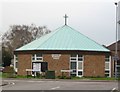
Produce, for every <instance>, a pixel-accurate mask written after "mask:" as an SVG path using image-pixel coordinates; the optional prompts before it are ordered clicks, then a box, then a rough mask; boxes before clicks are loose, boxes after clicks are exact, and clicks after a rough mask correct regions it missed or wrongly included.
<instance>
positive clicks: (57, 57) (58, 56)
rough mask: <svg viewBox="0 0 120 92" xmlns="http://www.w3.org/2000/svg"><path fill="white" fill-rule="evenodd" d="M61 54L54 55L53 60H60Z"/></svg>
mask: <svg viewBox="0 0 120 92" xmlns="http://www.w3.org/2000/svg"><path fill="white" fill-rule="evenodd" d="M60 56H61V54H52V58H53V59H59V58H60Z"/></svg>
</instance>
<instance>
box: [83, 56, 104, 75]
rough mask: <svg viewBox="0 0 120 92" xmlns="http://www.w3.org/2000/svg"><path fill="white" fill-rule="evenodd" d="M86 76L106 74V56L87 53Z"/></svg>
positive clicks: (85, 59)
mask: <svg viewBox="0 0 120 92" xmlns="http://www.w3.org/2000/svg"><path fill="white" fill-rule="evenodd" d="M83 71H84V76H96V77H97V76H100V77H103V76H104V75H105V56H104V55H85V58H84V70H83Z"/></svg>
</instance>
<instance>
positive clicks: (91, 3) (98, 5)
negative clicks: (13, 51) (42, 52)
mask: <svg viewBox="0 0 120 92" xmlns="http://www.w3.org/2000/svg"><path fill="white" fill-rule="evenodd" d="M50 1H51V2H50ZM116 1H119V0H116ZM114 2H115V1H114V0H44V1H42V0H16V1H15V0H11V1H10V0H4V1H1V2H0V4H1V5H0V11H1V14H0V20H2V21H1V27H0V29H1V30H0V31H1V32H0V33H4V32H6V31H7V30H8V29H9V26H10V25H13V24H20V25H22V24H25V25H30V24H31V23H34V24H36V25H37V26H44V25H46V26H47V27H48V29H50V30H52V31H54V30H55V29H56V28H58V27H60V26H63V25H64V18H63V16H64V14H67V15H68V16H69V18H68V23H67V24H68V25H69V26H71V27H72V28H74V29H76V30H78V31H79V32H81V33H83V34H84V35H86V36H88V37H89V38H91V39H93V40H95V41H96V42H98V43H100V44H101V45H102V44H104V45H109V44H111V43H113V42H114V41H115V5H114Z"/></svg>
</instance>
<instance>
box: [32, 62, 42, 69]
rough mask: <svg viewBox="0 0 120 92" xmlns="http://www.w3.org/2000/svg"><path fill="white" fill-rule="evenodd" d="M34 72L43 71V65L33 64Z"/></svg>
mask: <svg viewBox="0 0 120 92" xmlns="http://www.w3.org/2000/svg"><path fill="white" fill-rule="evenodd" d="M33 71H41V63H33Z"/></svg>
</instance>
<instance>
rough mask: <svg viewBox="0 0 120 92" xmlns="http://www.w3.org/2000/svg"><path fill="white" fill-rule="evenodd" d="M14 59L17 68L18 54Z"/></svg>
mask: <svg viewBox="0 0 120 92" xmlns="http://www.w3.org/2000/svg"><path fill="white" fill-rule="evenodd" d="M14 59H15V61H14V62H15V68H18V55H15V56H14Z"/></svg>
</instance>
